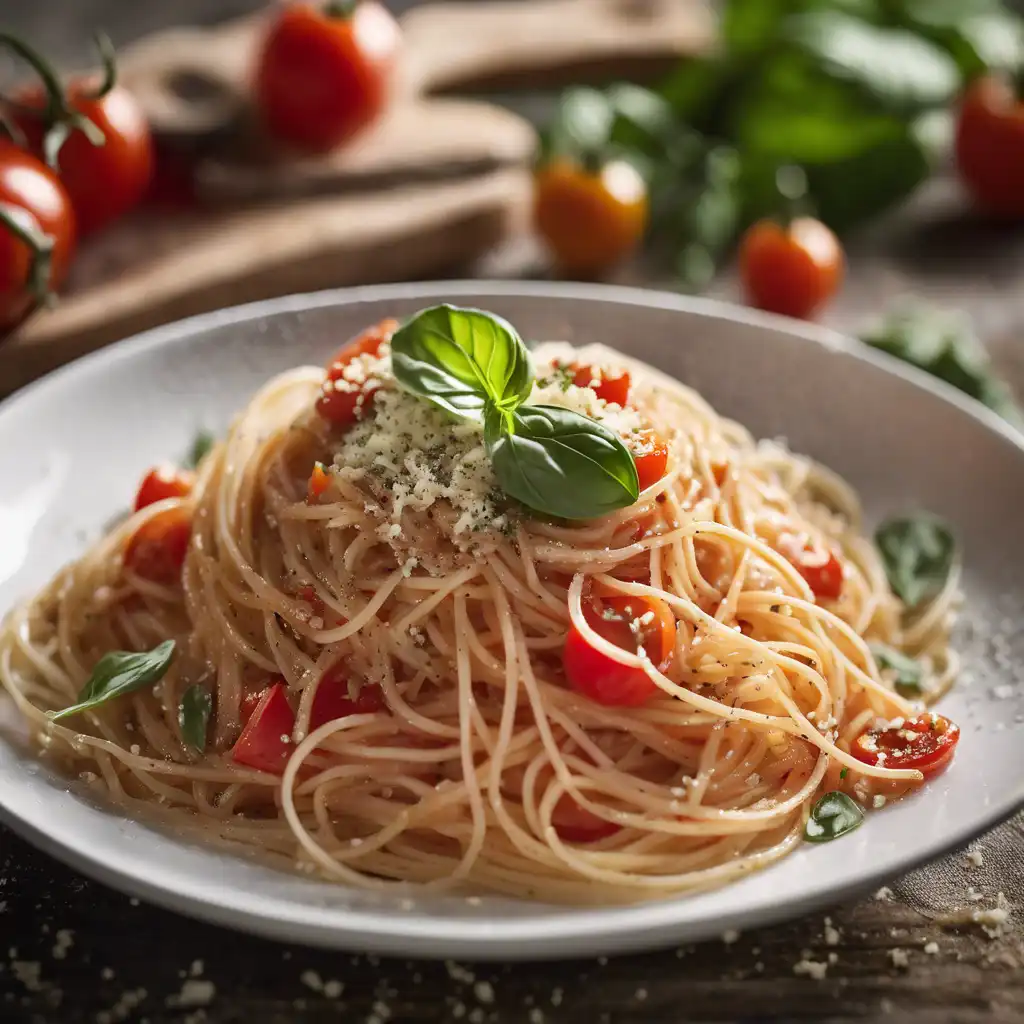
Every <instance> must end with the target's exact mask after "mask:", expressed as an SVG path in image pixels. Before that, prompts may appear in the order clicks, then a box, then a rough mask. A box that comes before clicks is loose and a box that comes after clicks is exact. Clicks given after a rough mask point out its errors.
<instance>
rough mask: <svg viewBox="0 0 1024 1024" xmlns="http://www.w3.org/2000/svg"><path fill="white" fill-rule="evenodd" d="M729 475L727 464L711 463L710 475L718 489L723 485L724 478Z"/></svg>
mask: <svg viewBox="0 0 1024 1024" xmlns="http://www.w3.org/2000/svg"><path fill="white" fill-rule="evenodd" d="M728 473H729V463H728V462H712V463H711V475H712V476H713V477H714V478H715V483H716V484H718V486H719V487H721V486H722V484H724V483H725V478H726V476H727V475H728Z"/></svg>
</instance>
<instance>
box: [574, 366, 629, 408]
mask: <svg viewBox="0 0 1024 1024" xmlns="http://www.w3.org/2000/svg"><path fill="white" fill-rule="evenodd" d="M572 382H573V384H575V385H576V387H578V388H591V389H592V390H593V392H594V394H595V395H597V397H598V398H600V399H601V400H602V401H603V402H609V403H612V404H614V405H623V406H624V405H625V404H626V399H627V398H628V397H629V385H630V376H629V371H628V370H623V371H622V373H620V374H618V375H613V374H612V373H611V371H609V370H602V369H600V368H598V369H596V370H595V369H594V367H592V366H578V367H577V368H576V373H575V375H574V376H573V379H572Z"/></svg>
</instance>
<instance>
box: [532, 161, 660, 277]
mask: <svg viewBox="0 0 1024 1024" xmlns="http://www.w3.org/2000/svg"><path fill="white" fill-rule="evenodd" d="M533 218H534V224H535V225H536V228H537V232H538V233H539V234H540V236H541V238H542V239H543V240H544V241H545V243H546V244H547V246H548V248H549V249H550V250H551V255H552V256H553V258H554V260H555V262H556V263H557V264H558V266H559V268H560V269H561V270H563V271H565V272H566V273H570V274H583V275H590V274H598V273H601V272H602V271H605V270H608V269H609V268H610V267H611V266H613V265H614V264H616V263H618V262H619V261H620V260H621V259H623V258H624V257H625V256H627V255H628V254H629V253H631V252H632V251H633V250H634V249H635V248H636V247H637V246H638V245H639V244H640V240H641V239H642V238H643V234H644V230H645V229H646V227H647V188H646V186H645V185H644V181H643V178H641V177H640V175H639V174H638V173H637V171H636V170H635V169H634V168H633V167H632V166H630V165H629V164H627V163H623V162H621V161H615V162H612V163H608V164H605V165H604V166H603V167H601V168H599V169H598V170H597V171H594V172H591V171H588V170H586V169H584V168H582V167H580V166H578V165H577V164H575V163H571V162H569V161H566V160H556V161H554V162H553V163H550V164H548V165H547V166H546V167H544V168H542V169H541V170H540V171H538V172H537V177H536V181H535V186H534V206H533Z"/></svg>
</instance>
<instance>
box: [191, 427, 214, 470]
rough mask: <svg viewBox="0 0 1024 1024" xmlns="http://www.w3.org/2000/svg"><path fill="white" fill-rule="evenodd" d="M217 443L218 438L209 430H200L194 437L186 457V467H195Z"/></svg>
mask: <svg viewBox="0 0 1024 1024" xmlns="http://www.w3.org/2000/svg"><path fill="white" fill-rule="evenodd" d="M216 443H217V439H216V438H215V437H214V436H213V434H211V433H210V432H209V431H208V430H200V431H199V432H198V433H197V434H196V436H195V437H194V438H193V439H192V446H191V447H190V448H189V450H188V455H187V456H186V458H185V468H186V469H195V468H196V466H198V465H199V463H200V462H202V461H203V459H205V458H206V456H207V455H209V454H210V449H211V448H213V446H214V445H215V444H216Z"/></svg>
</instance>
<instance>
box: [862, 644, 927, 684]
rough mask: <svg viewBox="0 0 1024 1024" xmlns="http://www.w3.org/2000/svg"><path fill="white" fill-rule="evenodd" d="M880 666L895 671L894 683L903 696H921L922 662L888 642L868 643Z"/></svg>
mask: <svg viewBox="0 0 1024 1024" xmlns="http://www.w3.org/2000/svg"><path fill="white" fill-rule="evenodd" d="M868 647H870V648H871V653H872V654H873V655H874V656H875V661H876V662H878V667H879V668H880V669H883V670H888V671H890V672H894V673H895V679H894V680H893V685H894V686H895V687H896V692H897V693H898V694H900V696H902V697H920V696H921V693H922V688H921V681H922V679H923V678H924V669H923V668H922V667H921V663H920V662H919V661H917V660H916V659H915V658H911V657H909V656H908V655H906V654H904V653H903V652H902V651H897V650H896V648H895V647H890V646H889V645H888V644H879V643H875V644H868Z"/></svg>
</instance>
